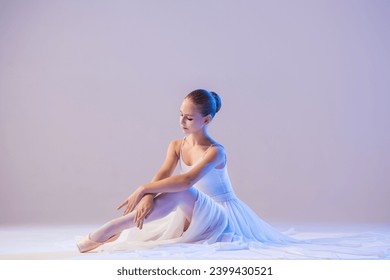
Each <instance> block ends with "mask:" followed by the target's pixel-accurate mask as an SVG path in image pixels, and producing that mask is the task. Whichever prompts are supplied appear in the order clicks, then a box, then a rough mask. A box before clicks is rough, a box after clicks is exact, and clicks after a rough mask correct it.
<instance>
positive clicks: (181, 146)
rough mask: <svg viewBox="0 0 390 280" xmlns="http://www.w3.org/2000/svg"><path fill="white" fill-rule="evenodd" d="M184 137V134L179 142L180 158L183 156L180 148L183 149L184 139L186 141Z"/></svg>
mask: <svg viewBox="0 0 390 280" xmlns="http://www.w3.org/2000/svg"><path fill="white" fill-rule="evenodd" d="M186 137H187V136H184V137H183V140H181V143H180V151H179V152H180V158H182V157H183V151H182V150H183V145H184V141H186Z"/></svg>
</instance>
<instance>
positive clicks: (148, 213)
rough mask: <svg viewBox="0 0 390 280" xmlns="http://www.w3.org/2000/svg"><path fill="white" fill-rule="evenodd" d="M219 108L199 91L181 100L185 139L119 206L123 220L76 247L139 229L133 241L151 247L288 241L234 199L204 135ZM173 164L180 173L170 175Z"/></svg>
mask: <svg viewBox="0 0 390 280" xmlns="http://www.w3.org/2000/svg"><path fill="white" fill-rule="evenodd" d="M221 104H222V103H221V98H220V97H219V95H218V94H217V93H215V92H210V91H207V90H204V89H197V90H194V91H192V92H191V93H189V94H188V95H187V96H186V97H185V98H184V100H183V102H182V104H181V107H180V126H181V129H182V131H183V133H184V134H185V135H186V136H185V137H184V138H181V139H176V140H173V141H172V142H171V143H170V144H169V146H168V150H167V155H166V159H165V161H164V163H163V164H162V166H161V168H160V169H159V170H158V172H157V173H156V175H155V176H154V177H153V179H152V181H151V182H150V183H147V184H143V185H141V186H139V187H138V188H137V189H136V190H135V191H134V192H133V193H132V194H131V195H130V196H129V197H128V198H127V199H126V200H125V201H124V202H123V203H122V204H120V205H119V206H118V207H117V210H119V209H122V208H124V212H123V215H122V216H120V217H118V218H115V219H113V220H111V221H109V222H108V223H106V224H104V225H103V226H101V227H100V228H98V229H97V230H96V231H94V232H92V233H90V234H89V235H87V236H86V237H84V238H83V239H82V240H80V241H79V242H78V243H77V246H78V248H79V251H80V252H82V253H84V252H88V251H91V250H93V249H95V248H97V247H99V246H101V245H103V244H105V243H108V242H112V241H115V240H117V239H118V237H119V236H120V234H121V233H122V232H123V231H124V230H126V229H129V228H132V227H137V228H139V229H141V232H142V235H141V236H142V237H141V238H139V237H138V239H137V240H138V241H144V242H154V243H155V244H166V243H207V244H212V243H216V242H228V243H233V242H236V241H239V242H260V243H264V242H267V243H270V242H271V243H272V242H275V243H279V244H280V243H284V242H289V241H291V240H292V239H291V238H290V237H287V236H285V235H283V234H282V233H280V232H278V231H277V230H276V229H274V228H273V227H271V226H270V225H268V224H267V223H266V222H264V221H263V220H262V219H260V218H259V217H258V216H257V215H256V213H255V212H254V211H252V210H251V209H250V208H249V207H248V206H247V205H246V204H245V203H243V202H242V201H241V200H239V199H238V198H237V196H236V195H235V193H234V190H233V188H232V184H231V182H230V179H229V175H228V172H227V160H226V153H225V149H224V147H223V146H222V145H221V144H219V143H218V142H217V141H216V140H214V139H213V138H212V137H211V136H210V134H209V132H208V127H209V124H210V123H211V122H212V120H213V119H214V117H215V114H216V113H217V112H218V111H219V110H220V108H221ZM177 164H179V167H180V171H181V174H178V175H172V174H173V172H174V170H175V168H176V166H177ZM144 224H145V225H144ZM144 226H145V228H144ZM146 227H147V228H146ZM129 240H130V242H131V241H132V236H131V235H129ZM236 243H237V242H236Z"/></svg>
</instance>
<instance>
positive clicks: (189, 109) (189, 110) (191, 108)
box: [180, 98, 207, 134]
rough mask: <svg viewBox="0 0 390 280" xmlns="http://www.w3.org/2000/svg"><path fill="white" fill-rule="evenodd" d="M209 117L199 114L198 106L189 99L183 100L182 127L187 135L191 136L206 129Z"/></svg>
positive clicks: (181, 111)
mask: <svg viewBox="0 0 390 280" xmlns="http://www.w3.org/2000/svg"><path fill="white" fill-rule="evenodd" d="M206 124H207V116H206V117H203V116H202V114H200V113H199V111H198V108H197V107H196V105H195V104H194V103H193V102H192V101H191V100H190V99H188V98H185V99H184V100H183V103H182V104H181V107H180V126H181V129H182V130H183V132H184V133H185V134H191V133H194V132H197V131H199V130H201V129H203V128H204V126H205V125H206Z"/></svg>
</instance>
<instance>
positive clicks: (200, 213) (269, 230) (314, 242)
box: [106, 191, 390, 259]
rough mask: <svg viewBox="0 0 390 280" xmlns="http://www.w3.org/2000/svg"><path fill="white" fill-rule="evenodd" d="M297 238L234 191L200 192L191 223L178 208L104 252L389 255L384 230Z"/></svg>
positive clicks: (147, 254)
mask: <svg viewBox="0 0 390 280" xmlns="http://www.w3.org/2000/svg"><path fill="white" fill-rule="evenodd" d="M298 236H299V235H298ZM294 237H295V238H294ZM296 237H297V235H296V233H295V232H294V231H290V233H289V234H283V233H281V232H279V231H278V230H276V229H275V228H273V227H272V226H270V225H269V224H268V223H266V222H265V221H263V220H262V219H261V218H260V217H259V216H257V215H256V213H254V212H253V211H252V210H251V209H250V208H249V207H248V206H247V205H246V204H245V203H243V202H242V201H240V200H239V199H238V198H237V197H236V196H235V195H234V193H227V194H223V195H220V196H218V197H209V196H207V195H205V194H204V193H202V192H201V191H199V194H198V197H197V200H196V202H195V207H194V210H193V214H192V219H191V222H190V224H189V225H188V222H187V221H186V217H185V215H184V213H183V211H182V210H181V209H180V208H177V209H176V210H175V211H173V212H172V213H170V214H169V215H168V216H166V217H164V218H162V219H159V220H156V221H152V222H149V223H146V224H144V227H143V229H142V230H139V229H137V228H132V229H130V230H128V235H127V238H126V240H122V241H121V242H117V243H116V244H112V245H109V246H106V250H107V251H108V252H111V253H113V252H118V251H133V250H136V251H137V252H139V253H140V254H141V255H142V256H143V257H155V258H158V257H169V255H172V256H173V255H175V254H178V253H181V254H187V255H188V257H190V258H201V257H202V256H206V255H211V254H213V252H215V251H221V250H250V251H251V252H255V253H257V254H259V258H261V259H387V258H390V236H388V235H385V234H383V235H380V234H370V233H361V234H353V235H348V234H344V235H339V236H332V237H327V238H316V239H310V238H304V239H302V238H301V239H299V238H296Z"/></svg>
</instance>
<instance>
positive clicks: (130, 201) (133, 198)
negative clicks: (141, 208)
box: [116, 186, 144, 215]
mask: <svg viewBox="0 0 390 280" xmlns="http://www.w3.org/2000/svg"><path fill="white" fill-rule="evenodd" d="M143 196H144V189H143V187H142V186H141V187H138V188H137V189H136V190H135V191H134V192H133V193H132V194H131V195H130V196H129V197H128V198H127V199H126V200H125V201H124V202H123V203H122V204H121V205H119V206H118V207H117V208H116V210H119V209H121V208H122V207H123V206H125V205H127V208H126V210H125V212H124V213H123V215H127V214H129V213H130V212H131V211H133V210H134V208H135V207H136V206H137V204H138V202H139V201H140V200H141V199H142V197H143Z"/></svg>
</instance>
